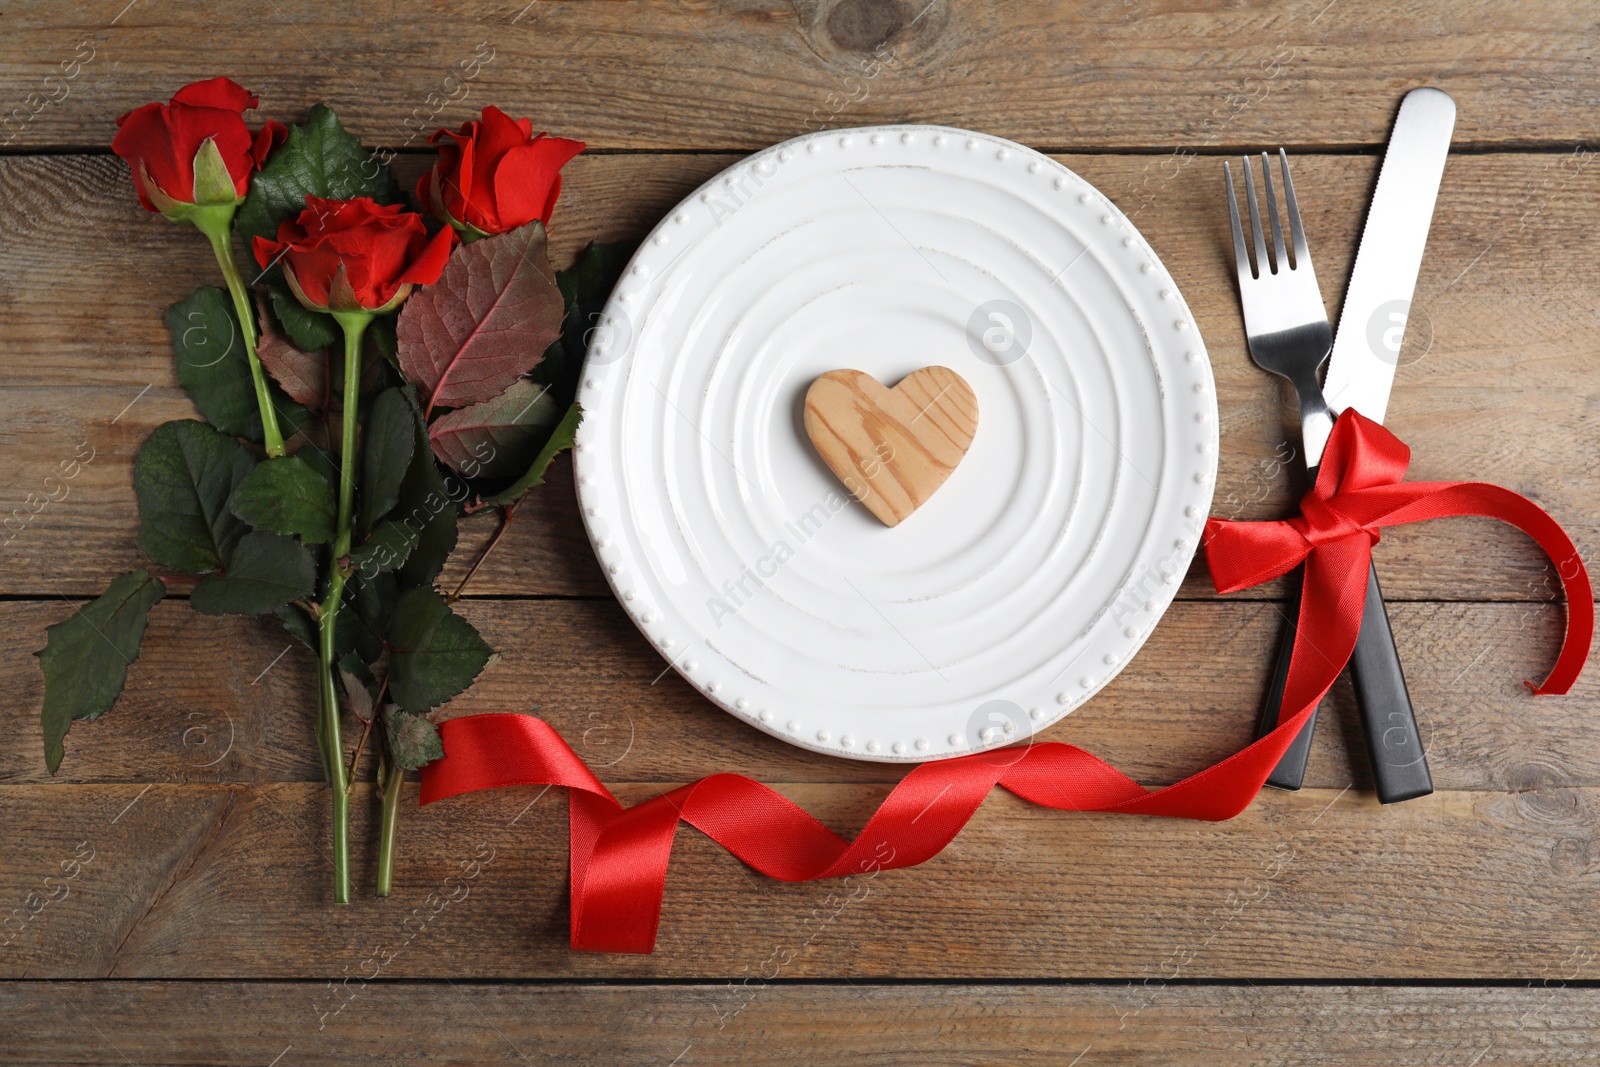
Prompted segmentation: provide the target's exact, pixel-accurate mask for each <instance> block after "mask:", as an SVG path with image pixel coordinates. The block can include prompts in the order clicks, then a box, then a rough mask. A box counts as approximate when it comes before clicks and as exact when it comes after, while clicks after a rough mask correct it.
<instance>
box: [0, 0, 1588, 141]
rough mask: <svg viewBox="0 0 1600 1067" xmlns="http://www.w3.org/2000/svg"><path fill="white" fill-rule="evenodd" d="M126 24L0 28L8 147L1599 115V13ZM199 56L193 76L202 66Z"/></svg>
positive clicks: (36, 17) (1568, 119)
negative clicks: (238, 122) (247, 120)
mask: <svg viewBox="0 0 1600 1067" xmlns="http://www.w3.org/2000/svg"><path fill="white" fill-rule="evenodd" d="M247 10H248V14H246V15H245V16H244V17H240V16H239V14H237V13H232V12H230V13H229V14H221V13H215V12H213V11H211V10H210V9H209V8H205V7H198V8H192V9H190V8H182V7H180V8H178V9H177V10H167V9H166V7H164V6H161V5H142V4H141V5H135V6H133V7H132V8H131V9H130V8H127V7H126V6H125V2H124V0H111V2H109V3H104V4H96V5H87V6H84V7H75V8H70V9H62V8H60V7H57V6H52V5H45V4H38V5H29V6H25V7H23V8H21V9H19V10H16V11H14V12H12V13H11V14H8V16H7V31H8V35H9V37H10V39H11V41H12V42H13V48H12V50H11V51H10V53H9V54H8V56H7V62H6V65H5V67H4V68H3V69H0V100H4V101H5V106H6V108H7V109H8V112H7V114H8V122H9V125H7V126H5V127H3V128H4V129H5V131H6V132H5V137H6V138H7V139H9V142H10V143H11V144H12V145H14V146H21V147H27V148H39V147H45V146H59V145H91V144H102V143H104V142H105V141H106V140H107V139H109V137H110V136H111V130H112V123H113V121H114V120H115V118H116V116H118V115H120V114H122V113H123V112H125V111H128V110H129V109H131V108H134V107H137V106H138V105H140V104H143V103H145V102H147V101H149V100H151V99H155V98H163V99H164V98H165V97H166V96H168V95H169V94H170V93H171V92H172V91H174V90H176V89H177V88H178V87H179V86H180V85H182V84H184V83H185V82H187V81H190V80H192V79H194V78H196V77H200V76H204V75H206V74H208V73H210V72H212V71H228V72H231V73H232V74H234V75H236V76H237V77H238V78H240V79H241V80H243V81H244V82H246V83H247V84H248V86H249V88H250V89H252V90H253V91H256V92H258V93H260V94H261V96H262V98H263V101H264V103H265V108H264V111H265V113H266V114H267V115H270V116H272V117H275V118H281V119H290V118H293V117H296V116H297V115H298V114H299V113H301V112H303V111H304V109H305V108H306V107H308V106H309V105H310V104H312V103H314V102H316V101H318V100H324V101H327V102H328V103H330V104H332V105H333V106H334V107H336V108H337V109H338V110H339V111H340V112H342V113H343V114H344V115H345V117H346V119H347V121H349V122H351V123H352V124H353V125H354V126H356V128H358V129H361V130H363V131H364V134H365V136H367V137H369V138H371V139H372V140H374V141H375V142H377V141H382V142H384V143H386V144H388V145H390V146H393V147H401V146H404V145H407V144H411V145H416V144H419V143H421V141H422V140H423V138H424V137H425V136H426V134H427V133H428V132H430V131H431V130H432V129H433V128H435V127H437V126H440V125H451V126H454V125H455V124H457V123H459V122H460V121H461V120H462V119H463V118H465V117H467V116H469V115H473V114H475V113H476V111H477V109H478V108H480V107H481V106H482V105H484V104H486V103H496V104H498V105H500V106H501V107H503V108H505V109H506V110H508V111H511V112H512V113H514V114H517V115H523V114H532V115H535V116H537V119H538V122H539V123H540V125H541V126H545V127H548V128H549V129H551V130H553V131H556V132H559V133H562V134H566V135H569V136H576V137H583V138H586V139H588V140H589V141H590V142H591V143H593V144H596V145H599V146H604V147H608V148H652V149H659V148H712V147H727V148H753V147H757V146H760V145H763V144H767V143H770V142H773V141H777V140H782V139H783V138H786V137H790V136H793V135H795V134H798V133H801V132H803V131H804V130H806V129H810V128H823V127H827V126H839V125H866V124H872V123H878V122H903V121H911V122H939V123H945V124H952V125H957V126H971V127H976V128H981V129H986V130H988V131H990V132H993V133H998V134H1002V135H1004V136H1008V137H1011V138H1014V139H1017V140H1021V141H1024V142H1027V143H1033V144H1040V145H1048V146H1052V147H1082V146H1101V145H1152V146H1166V147H1171V146H1173V145H1174V144H1185V145H1215V144H1250V143H1255V142H1259V141H1267V140H1270V141H1272V142H1274V143H1277V142H1279V141H1290V142H1293V143H1297V144H1328V145H1333V144H1352V143H1354V144H1373V143H1376V142H1379V141H1381V140H1382V139H1383V137H1384V135H1385V133H1386V131H1387V126H1388V122H1389V120H1390V118H1391V116H1392V114H1393V109H1394V106H1395V103H1396V101H1397V100H1398V99H1399V97H1400V95H1401V93H1402V92H1403V91H1404V90H1406V89H1409V88H1411V87H1413V86H1416V85H1423V84H1435V85H1438V86H1440V87H1441V88H1443V89H1446V90H1448V91H1449V92H1451V93H1453V94H1454V95H1455V96H1456V98H1457V100H1458V101H1459V102H1460V104H1461V118H1460V121H1459V125H1458V136H1459V137H1460V139H1461V140H1463V141H1469V142H1501V143H1504V142H1507V141H1511V142H1530V141H1536V142H1548V141H1551V140H1555V141H1565V142H1568V143H1570V142H1574V141H1578V140H1582V139H1586V138H1589V137H1592V136H1593V134H1594V131H1595V126H1594V119H1593V116H1594V114H1595V113H1596V110H1597V108H1600V89H1597V87H1596V84H1595V81H1594V78H1593V77H1592V70H1591V67H1590V64H1591V62H1592V52H1591V46H1592V43H1593V40H1594V36H1595V33H1596V18H1595V13H1594V11H1593V9H1592V8H1591V7H1589V6H1587V5H1582V4H1567V3H1561V2H1559V0H1538V2H1530V3H1513V2H1511V0H1493V2H1491V3H1486V4H1481V5H1472V6H1470V7H1466V8H1463V7H1462V6H1461V5H1460V4H1457V3H1451V2H1448V0H1432V2H1429V0H1408V2H1406V3H1402V4H1394V3H1386V2H1383V0H1345V2H1343V3H1339V4H1337V5H1334V6H1332V7H1330V6H1328V5H1327V3H1326V0H1292V2H1289V3H1285V4H1277V5H1272V6H1271V7H1254V6H1246V7H1240V8H1236V9H1218V8H1215V7H1213V6H1201V7H1197V6H1195V5H1191V4H1183V3H1175V2H1171V0H1162V2H1158V3H1149V4H1143V5H1141V6H1140V7H1138V8H1137V9H1133V10H1131V11H1130V9H1129V8H1127V7H1126V6H1125V5H1122V4H1118V3H1112V2H1110V0H1085V2H1083V3H1069V4H1059V3H1054V2H1050V0H1023V2H1013V3H1008V4H996V5H978V6H972V5H964V4H943V3H931V4H930V3H923V2H919V0H805V2H803V3H799V4H795V5H788V4H756V3H742V4H731V5H730V4H707V3H672V4H652V3H645V2H642V0H634V2H629V3H607V4H536V5H533V6H532V7H528V6H525V5H524V4H522V3H519V2H510V3H505V2H499V3H485V2H481V0H480V2H475V3H465V4H460V5H453V6H452V7H451V8H450V10H449V11H447V12H445V11H435V10H432V9H427V10H426V11H424V10H422V9H418V10H409V9H405V8H396V9H394V10H390V11H387V12H385V14H384V15H382V16H380V17H374V18H370V19H366V18H363V19H350V18H348V17H347V16H346V14H345V13H344V12H342V11H339V10H338V9H336V8H333V7H330V6H327V5H319V4H316V3H312V2H309V0H281V2H280V0H274V3H272V4H269V5H266V6H262V7H256V8H250V9H247ZM197 40H204V41H205V42H206V47H207V53H208V62H207V64H205V65H204V66H203V67H197V66H196V62H195V56H194V42H195V41H197Z"/></svg>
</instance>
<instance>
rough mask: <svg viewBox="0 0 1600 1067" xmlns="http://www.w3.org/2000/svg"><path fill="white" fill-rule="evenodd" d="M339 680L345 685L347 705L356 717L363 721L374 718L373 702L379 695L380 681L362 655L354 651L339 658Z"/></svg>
mask: <svg viewBox="0 0 1600 1067" xmlns="http://www.w3.org/2000/svg"><path fill="white" fill-rule="evenodd" d="M339 682H340V684H341V685H342V686H343V687H344V699H345V707H346V708H348V709H349V710H350V711H353V712H355V716H356V718H358V719H360V720H361V721H362V722H366V721H367V720H368V719H370V718H372V702H373V701H374V700H375V699H377V696H378V683H377V681H376V680H375V679H374V678H373V677H372V672H371V671H370V670H368V669H367V665H366V664H365V663H363V662H362V661H361V657H360V656H358V655H356V654H355V653H353V652H352V653H350V654H349V655H346V656H341V657H340V658H339Z"/></svg>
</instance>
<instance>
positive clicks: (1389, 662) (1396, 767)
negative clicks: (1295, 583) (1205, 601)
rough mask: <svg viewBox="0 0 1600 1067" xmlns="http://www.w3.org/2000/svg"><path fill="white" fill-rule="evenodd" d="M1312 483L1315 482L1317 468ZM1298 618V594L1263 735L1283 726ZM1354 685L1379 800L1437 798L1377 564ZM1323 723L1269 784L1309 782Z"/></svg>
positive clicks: (1354, 662)
mask: <svg viewBox="0 0 1600 1067" xmlns="http://www.w3.org/2000/svg"><path fill="white" fill-rule="evenodd" d="M1311 477H1312V478H1313V479H1315V477H1316V471H1315V468H1313V469H1312V471H1311ZM1299 614H1300V605H1299V594H1298V592H1297V593H1296V594H1295V596H1294V598H1293V599H1292V600H1291V602H1290V604H1289V620H1288V624H1287V625H1286V626H1285V627H1284V630H1283V635H1282V638H1281V639H1280V641H1279V643H1278V656H1277V660H1276V662H1275V663H1274V665H1273V671H1272V681H1271V684H1270V686H1269V687H1268V690H1267V701H1266V705H1265V706H1264V707H1263V709H1262V713H1261V722H1260V726H1259V728H1258V730H1257V736H1264V735H1266V734H1267V733H1268V732H1270V731H1271V730H1273V729H1274V728H1275V727H1276V726H1277V725H1278V719H1279V716H1280V714H1281V712H1282V708H1283V687H1284V683H1285V682H1286V681H1287V679H1288V676H1289V659H1290V656H1291V655H1292V654H1293V652H1294V640H1295V621H1296V620H1297V619H1298V618H1299ZM1350 680H1351V682H1352V683H1353V684H1354V687H1355V693H1356V704H1357V706H1358V707H1359V709H1360V712H1361V725H1362V729H1363V730H1364V731H1365V733H1366V735H1367V755H1368V758H1369V759H1370V761H1371V764H1372V778H1373V783H1374V785H1375V786H1376V787H1377V792H1378V800H1379V802H1380V803H1384V804H1394V803H1398V802H1399V801H1402V800H1411V799H1413V798H1415V797H1420V796H1427V795H1428V794H1429V793H1431V792H1433V778H1432V776H1431V775H1430V774H1429V773H1428V760H1427V756H1426V755H1425V753H1424V752H1423V748H1422V737H1421V734H1420V733H1419V732H1418V730H1417V719H1416V713H1415V712H1414V711H1413V709H1412V707H1411V697H1410V694H1408V693H1407V691H1406V679H1405V672H1404V671H1403V670H1402V669H1401V667H1400V656H1399V653H1397V652H1396V651H1395V647H1394V633H1393V631H1391V630H1390V628H1389V613H1388V610H1387V609H1386V608H1385V607H1384V603H1383V593H1382V590H1381V589H1380V588H1379V586H1378V571H1377V568H1376V567H1373V566H1369V567H1368V568H1367V598H1366V604H1365V606H1364V607H1363V609H1362V614H1361V631H1360V634H1359V636H1357V638H1356V647H1355V651H1354V653H1353V654H1352V655H1351V657H1350ZM1316 723H1317V713H1316V711H1315V710H1313V711H1312V713H1311V716H1310V718H1308V719H1307V720H1306V724H1305V726H1304V727H1302V728H1301V730H1300V733H1299V735H1298V736H1297V737H1296V738H1295V739H1294V741H1293V743H1292V744H1290V746H1289V748H1288V749H1287V750H1286V751H1285V752H1284V754H1283V756H1282V758H1281V759H1279V761H1278V765H1277V766H1276V767H1275V768H1273V771H1272V774H1271V775H1269V776H1268V778H1267V784H1268V785H1271V786H1275V787H1276V788H1279V789H1299V788H1300V786H1301V784H1302V783H1303V782H1304V781H1305V774H1306V761H1307V759H1308V758H1309V757H1310V755H1311V735H1312V732H1313V730H1314V729H1315V727H1316Z"/></svg>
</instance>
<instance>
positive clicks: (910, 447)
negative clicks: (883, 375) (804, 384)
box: [805, 367, 978, 526]
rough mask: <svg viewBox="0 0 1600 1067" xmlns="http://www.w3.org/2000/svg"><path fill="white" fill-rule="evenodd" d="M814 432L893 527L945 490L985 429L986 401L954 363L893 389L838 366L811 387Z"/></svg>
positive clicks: (833, 464)
mask: <svg viewBox="0 0 1600 1067" xmlns="http://www.w3.org/2000/svg"><path fill="white" fill-rule="evenodd" d="M805 426H806V436H808V437H810V438H811V444H812V446H813V447H814V448H816V450H817V454H818V455H820V456H821V457H822V460H823V462H824V463H826V464H827V465H828V469H829V470H831V471H833V473H834V475H835V476H836V477H837V478H838V479H839V482H840V484H842V485H843V486H844V487H845V488H846V489H847V490H848V491H849V492H850V494H851V495H852V496H854V497H855V498H856V499H857V500H859V501H860V502H861V503H862V505H863V506H864V507H866V509H867V510H868V511H870V512H872V514H873V515H874V516H876V517H877V518H878V520H879V521H880V522H882V523H883V524H884V525H885V526H898V525H899V524H900V522H901V521H902V520H904V519H905V518H906V516H908V515H910V514H911V513H912V512H914V511H916V510H917V509H918V508H920V507H921V506H922V505H923V504H926V503H927V502H928V499H929V498H930V497H932V496H933V494H934V493H935V492H937V491H938V489H939V487H940V486H941V485H943V484H944V483H945V479H947V478H949V477H950V475H951V473H952V472H953V471H954V470H955V469H956V467H957V466H958V465H959V464H960V463H961V459H962V457H963V456H965V455H966V454H967V449H968V448H969V447H971V445H972V438H973V435H974V434H976V433H977V432H978V398H977V397H976V396H974V395H973V393H972V386H970V385H968V384H967V382H966V379H964V378H962V377H961V375H959V374H957V373H956V372H955V371H953V370H951V369H950V368H949V367H922V368H920V369H918V370H914V371H912V372H911V373H910V374H908V375H906V376H905V377H904V378H902V379H901V380H900V381H899V382H897V383H895V385H894V386H893V387H888V388H886V387H885V386H884V384H883V383H882V382H880V381H878V380H877V379H876V378H874V377H872V375H870V374H867V373H865V372H863V371H858V370H831V371H828V372H827V373H826V374H823V375H821V376H820V377H818V378H817V380H816V381H814V382H812V383H811V387H810V388H809V389H807V390H806V403H805Z"/></svg>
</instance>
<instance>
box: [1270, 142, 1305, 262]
mask: <svg viewBox="0 0 1600 1067" xmlns="http://www.w3.org/2000/svg"><path fill="white" fill-rule="evenodd" d="M1278 165H1279V166H1280V167H1282V168H1283V199H1284V203H1285V204H1286V205H1287V206H1288V208H1289V236H1290V238H1291V239H1292V240H1293V241H1294V265H1295V269H1296V270H1298V269H1300V268H1301V267H1306V266H1310V265H1311V250H1310V249H1308V248H1307V247H1306V231H1305V230H1304V229H1302V228H1301V226H1300V205H1299V204H1298V203H1296V202H1295V198H1294V181H1293V180H1291V179H1290V177H1289V153H1287V152H1285V151H1284V150H1283V149H1281V148H1280V149H1278Z"/></svg>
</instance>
